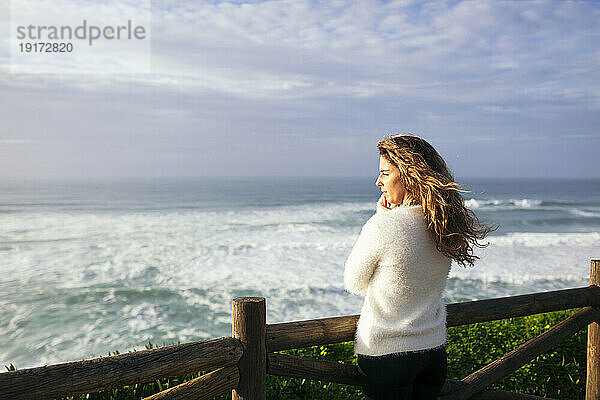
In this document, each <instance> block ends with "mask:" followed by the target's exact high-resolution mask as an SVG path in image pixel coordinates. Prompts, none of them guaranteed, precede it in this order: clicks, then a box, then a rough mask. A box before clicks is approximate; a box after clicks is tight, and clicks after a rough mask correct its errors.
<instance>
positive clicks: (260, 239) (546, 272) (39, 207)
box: [0, 177, 600, 369]
mask: <svg viewBox="0 0 600 400" xmlns="http://www.w3.org/2000/svg"><path fill="white" fill-rule="evenodd" d="M457 181H458V182H459V183H461V184H463V185H464V186H465V188H467V189H469V190H470V192H469V193H465V194H464V197H465V200H466V204H467V206H468V207H470V208H471V209H472V210H473V211H475V212H476V213H477V215H478V216H479V218H480V219H481V220H483V221H486V222H488V223H494V224H498V225H499V228H498V230H497V231H496V232H494V233H492V234H491V235H490V236H489V238H488V239H489V240H488V241H489V246H488V247H487V248H485V249H477V250H476V254H477V255H479V256H480V257H481V259H480V260H479V261H478V262H477V263H476V264H475V266H474V267H472V268H463V267H460V266H458V265H453V268H452V271H451V274H450V278H449V281H448V285H447V289H446V292H445V300H446V302H448V303H451V302H458V301H467V300H474V299H484V298H492V297H499V296H510V295H517V294H524V293H532V292H537V291H545V290H556V289H565V288H572V287H580V286H586V285H588V283H589V264H590V259H593V258H600V180H599V179H595V180H582V179H580V180H575V179H462V180H461V179H458V180H457ZM374 182H375V177H372V178H283V177H277V178H243V179H242V178H239V179H233V178H181V179H176V178H170V179H146V180H144V179H129V180H113V181H109V180H96V181H93V182H90V181H74V180H70V181H67V180H64V181H59V180H54V181H43V182H41V181H40V182H34V181H29V182H3V183H0V367H3V366H4V365H8V364H10V363H13V364H14V365H15V366H16V367H17V368H19V369H22V368H28V367H33V366H41V365H45V364H52V363H58V362H66V361H73V360H82V359H87V358H89V357H90V356H91V355H95V356H100V355H107V354H108V352H109V351H111V352H112V351H115V350H118V351H120V352H127V351H129V350H132V349H134V348H135V349H143V348H144V344H145V343H147V342H148V341H151V342H152V343H157V344H162V343H167V344H169V343H171V342H175V343H176V342H177V341H180V342H182V343H183V342H188V341H193V340H202V339H207V338H215V337H221V336H229V335H230V334H231V300H232V299H233V298H235V297H238V296H264V297H265V298H266V299H267V322H268V323H274V322H283V321H292V320H300V319H309V318H322V317H329V316H339V315H349V314H357V313H359V312H360V307H361V305H362V298H361V297H359V296H354V295H351V294H349V293H346V292H345V291H344V288H343V279H342V277H343V265H344V261H345V259H346V257H347V256H348V254H349V252H350V250H351V248H352V245H353V244H354V241H355V240H356V238H357V237H358V233H359V231H360V229H361V227H362V225H363V224H364V222H365V221H366V220H367V219H368V218H369V217H370V216H371V215H372V214H373V213H374V211H375V205H376V202H377V200H378V198H379V189H378V188H377V187H375V185H374Z"/></svg>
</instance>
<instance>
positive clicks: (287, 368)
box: [267, 353, 360, 386]
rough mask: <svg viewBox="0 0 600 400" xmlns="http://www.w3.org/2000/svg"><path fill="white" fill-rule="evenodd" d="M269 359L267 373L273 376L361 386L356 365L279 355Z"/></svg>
mask: <svg viewBox="0 0 600 400" xmlns="http://www.w3.org/2000/svg"><path fill="white" fill-rule="evenodd" d="M267 358H268V363H267V373H268V374H271V375H279V376H289V377H292V378H305V379H312V380H318V381H325V382H334V383H343V384H346V385H354V386H360V380H359V374H358V369H357V368H356V365H351V364H343V363H339V362H336V361H326V360H317V359H314V358H306V357H297V356H290V355H287V354H277V353H269V354H267Z"/></svg>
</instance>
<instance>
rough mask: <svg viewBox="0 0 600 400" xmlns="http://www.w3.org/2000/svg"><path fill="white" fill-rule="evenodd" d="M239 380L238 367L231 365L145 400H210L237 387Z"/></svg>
mask: <svg viewBox="0 0 600 400" xmlns="http://www.w3.org/2000/svg"><path fill="white" fill-rule="evenodd" d="M239 380H240V373H239V371H238V367H237V366H235V365H231V366H229V367H225V368H221V369H218V370H216V371H213V372H210V373H208V374H204V375H202V376H199V377H197V378H195V379H192V380H191V381H187V382H184V383H182V384H180V385H177V386H174V387H172V388H170V389H167V390H163V391H162V392H160V393H156V394H154V395H152V396H149V397H146V398H144V400H187V399H194V400H210V399H212V398H214V397H217V396H220V395H222V394H225V393H227V392H229V391H230V390H232V389H233V388H235V387H237V385H238V382H239Z"/></svg>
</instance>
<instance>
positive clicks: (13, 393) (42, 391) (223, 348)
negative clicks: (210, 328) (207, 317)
mask: <svg viewBox="0 0 600 400" xmlns="http://www.w3.org/2000/svg"><path fill="white" fill-rule="evenodd" d="M242 352H243V349H242V344H241V343H240V342H239V341H238V340H237V339H234V338H230V337H225V338H220V339H211V340H203V341H200V342H192V343H185V344H178V345H174V346H167V347H161V348H157V349H150V350H141V351H135V352H132V353H127V354H119V355H116V356H110V357H101V358H95V359H92V360H84V361H75V362H70V363H64V364H56V365H49V366H45V367H37V368H29V369H22V370H17V371H13V372H4V373H2V374H0V388H2V390H1V391H0V399H7V400H18V399H19V400H20V399H36V400H37V399H40V400H41V399H54V398H56V397H61V396H67V395H76V394H84V393H92V392H97V391H100V390H105V389H111V388H116V387H121V386H125V385H130V384H134V383H141V382H148V381H153V380H156V379H160V378H166V377H170V376H176V375H183V374H188V373H193V372H198V371H206V370H211V369H215V368H220V367H223V366H229V365H233V364H235V363H237V362H238V360H239V359H240V358H241V356H242Z"/></svg>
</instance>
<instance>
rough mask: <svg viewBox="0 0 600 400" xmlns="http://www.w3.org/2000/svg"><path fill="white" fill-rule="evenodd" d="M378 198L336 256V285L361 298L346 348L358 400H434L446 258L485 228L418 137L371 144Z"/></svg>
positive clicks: (441, 350)
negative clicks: (340, 265)
mask: <svg viewBox="0 0 600 400" xmlns="http://www.w3.org/2000/svg"><path fill="white" fill-rule="evenodd" d="M377 147H378V148H379V152H380V160H379V170H380V174H379V177H378V179H377V182H376V185H377V186H379V187H380V188H381V191H382V195H381V198H380V201H379V202H378V204H377V212H376V213H375V214H374V215H373V216H372V217H371V218H370V219H369V220H368V221H367V222H366V223H365V225H364V226H363V228H362V231H361V233H360V235H359V237H358V239H357V241H356V244H355V245H354V248H353V249H352V252H351V253H350V256H349V257H348V260H347V261H346V265H345V271H344V283H345V286H346V290H348V291H349V292H351V293H355V294H362V295H365V302H364V305H363V308H362V311H361V315H360V319H359V321H358V326H357V329H356V341H355V347H354V350H355V353H356V354H357V356H358V366H359V371H360V372H361V376H362V378H363V391H364V394H365V397H366V398H367V399H385V400H390V399H419V400H422V399H436V398H437V395H438V393H439V392H440V390H441V389H442V386H443V385H444V381H445V379H446V347H445V345H446V308H445V305H444V303H443V301H442V292H443V290H444V288H445V285H446V279H447V277H448V273H449V272H450V264H451V261H452V260H456V261H457V262H458V263H459V264H461V265H463V266H464V265H467V264H468V265H473V263H474V261H475V260H476V259H477V258H478V257H477V256H475V255H474V254H473V247H474V246H476V247H484V246H485V245H482V244H480V243H478V241H479V240H481V239H483V238H484V237H485V236H486V235H487V234H488V233H489V232H491V231H492V230H493V229H494V228H490V227H487V226H485V225H482V224H480V223H479V221H478V219H477V217H476V216H475V214H473V212H472V211H470V210H468V209H467V208H465V206H464V200H463V198H462V196H461V194H460V191H459V185H458V184H456V183H455V182H454V178H453V177H452V174H451V173H450V171H449V170H448V167H447V166H446V163H445V162H444V160H443V159H442V157H440V155H439V154H438V153H437V152H436V151H435V149H434V148H433V147H432V146H431V145H430V144H429V143H427V142H426V141H425V140H423V139H421V138H419V137H416V136H410V135H395V136H389V137H388V138H386V139H385V140H383V141H381V142H379V144H378V145H377Z"/></svg>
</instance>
